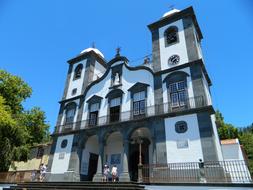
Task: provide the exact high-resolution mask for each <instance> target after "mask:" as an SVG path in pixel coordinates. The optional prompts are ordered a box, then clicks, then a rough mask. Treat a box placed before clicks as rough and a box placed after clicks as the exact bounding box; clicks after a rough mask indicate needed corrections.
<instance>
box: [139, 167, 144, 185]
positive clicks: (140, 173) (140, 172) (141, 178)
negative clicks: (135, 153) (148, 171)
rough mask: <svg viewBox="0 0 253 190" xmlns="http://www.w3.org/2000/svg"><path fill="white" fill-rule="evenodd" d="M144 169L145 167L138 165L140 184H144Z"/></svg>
mask: <svg viewBox="0 0 253 190" xmlns="http://www.w3.org/2000/svg"><path fill="white" fill-rule="evenodd" d="M142 169H143V165H142V164H138V183H142V182H143V176H142Z"/></svg>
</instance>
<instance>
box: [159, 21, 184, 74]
mask: <svg viewBox="0 0 253 190" xmlns="http://www.w3.org/2000/svg"><path fill="white" fill-rule="evenodd" d="M170 26H176V27H178V36H179V43H176V44H173V45H171V46H168V47H165V40H164V32H165V30H166V29H167V28H169V27H170ZM159 46H160V60H161V70H164V69H168V68H172V67H174V66H172V65H169V64H168V59H169V57H170V56H172V55H174V54H177V55H179V56H180V62H179V63H178V64H177V65H176V66H178V65H182V64H184V63H188V62H189V58H188V54H187V49H186V43H185V34H184V27H183V21H182V19H180V20H178V21H176V22H173V23H171V24H168V25H166V26H163V27H161V28H159Z"/></svg>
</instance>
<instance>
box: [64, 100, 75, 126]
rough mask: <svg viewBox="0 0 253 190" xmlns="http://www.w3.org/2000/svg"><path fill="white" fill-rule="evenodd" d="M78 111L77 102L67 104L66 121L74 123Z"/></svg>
mask: <svg viewBox="0 0 253 190" xmlns="http://www.w3.org/2000/svg"><path fill="white" fill-rule="evenodd" d="M75 113H76V103H74V102H73V103H69V104H68V105H67V106H66V119H65V123H66V124H67V123H73V122H74V117H75Z"/></svg>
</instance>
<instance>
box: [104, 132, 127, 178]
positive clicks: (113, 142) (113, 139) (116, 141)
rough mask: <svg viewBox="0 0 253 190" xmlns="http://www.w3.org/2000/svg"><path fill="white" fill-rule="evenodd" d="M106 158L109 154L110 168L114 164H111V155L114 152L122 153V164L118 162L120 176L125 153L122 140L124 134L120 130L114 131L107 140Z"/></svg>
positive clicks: (108, 162)
mask: <svg viewBox="0 0 253 190" xmlns="http://www.w3.org/2000/svg"><path fill="white" fill-rule="evenodd" d="M104 148H105V149H104V156H105V157H104V160H105V158H106V155H107V164H108V165H109V167H110V169H111V168H112V166H113V165H112V164H111V156H112V154H120V155H121V156H120V164H117V165H116V166H117V168H118V176H119V175H120V173H121V172H122V169H123V168H122V163H123V153H124V149H123V141H122V135H121V134H120V132H114V133H112V134H111V135H110V136H109V137H108V138H107V141H106V146H105V147H104Z"/></svg>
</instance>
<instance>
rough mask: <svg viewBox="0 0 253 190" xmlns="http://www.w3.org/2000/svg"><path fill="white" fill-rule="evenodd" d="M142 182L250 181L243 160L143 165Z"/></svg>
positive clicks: (250, 178)
mask: <svg viewBox="0 0 253 190" xmlns="http://www.w3.org/2000/svg"><path fill="white" fill-rule="evenodd" d="M142 178H143V182H144V183H252V177H251V175H250V172H249V169H248V165H247V163H246V162H245V161H244V160H234V161H215V162H214V161H213V162H201V163H200V162H189V163H168V164H153V165H143V167H142Z"/></svg>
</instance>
